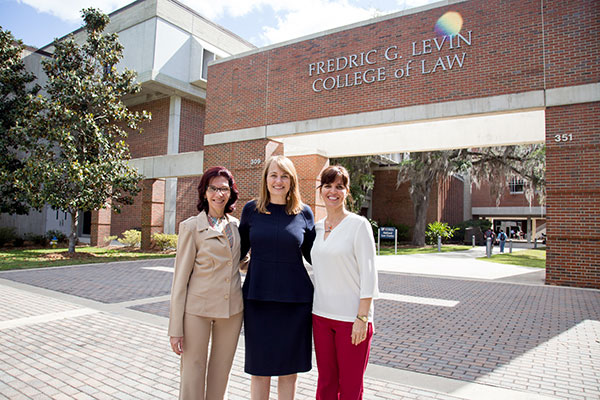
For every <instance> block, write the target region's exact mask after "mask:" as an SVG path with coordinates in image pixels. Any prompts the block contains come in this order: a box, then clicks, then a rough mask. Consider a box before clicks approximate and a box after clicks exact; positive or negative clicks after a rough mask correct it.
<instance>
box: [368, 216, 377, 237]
mask: <svg viewBox="0 0 600 400" xmlns="http://www.w3.org/2000/svg"><path fill="white" fill-rule="evenodd" d="M369 223H370V224H371V229H372V230H373V237H374V238H375V242H377V231H378V230H379V224H378V223H377V221H375V220H374V219H370V220H369Z"/></svg>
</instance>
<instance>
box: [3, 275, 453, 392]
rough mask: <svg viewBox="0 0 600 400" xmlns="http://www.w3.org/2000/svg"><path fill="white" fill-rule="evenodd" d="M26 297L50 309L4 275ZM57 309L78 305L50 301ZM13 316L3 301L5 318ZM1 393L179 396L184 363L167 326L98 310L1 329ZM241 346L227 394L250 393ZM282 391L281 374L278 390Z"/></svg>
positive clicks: (369, 382) (306, 383) (369, 383)
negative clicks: (172, 344) (173, 348)
mask: <svg viewBox="0 0 600 400" xmlns="http://www.w3.org/2000/svg"><path fill="white" fill-rule="evenodd" d="M8 296H10V298H12V299H13V300H15V301H16V302H17V304H24V303H26V302H27V301H28V300H30V299H32V298H34V297H35V298H37V299H36V301H35V302H33V303H32V304H31V306H30V314H32V315H33V314H36V315H49V314H54V313H48V309H47V308H46V307H45V304H44V303H45V301H46V300H48V299H49V298H47V297H45V296H42V295H33V294H31V293H28V292H26V291H23V290H18V289H12V288H7V287H6V286H4V285H2V284H1V283H0V298H8ZM51 302H52V303H53V305H54V307H55V308H56V309H62V310H68V309H72V307H74V306H73V305H71V304H69V303H67V302H63V301H59V300H52V301H51ZM12 318H14V313H13V312H12V311H11V310H9V307H3V308H0V321H3V322H6V321H10V319H12ZM0 343H1V344H2V345H1V346H0V399H11V400H21V399H57V400H63V399H78V400H83V399H100V400H102V399H175V398H177V393H178V381H179V365H178V364H179V363H178V357H177V356H175V355H174V354H173V353H172V352H171V350H170V348H169V345H168V340H167V336H166V329H164V328H159V327H155V326H152V325H149V324H145V323H141V322H138V321H134V320H131V319H128V318H124V317H120V316H116V315H111V314H108V313H104V312H98V313H95V314H93V315H85V316H78V317H73V318H62V319H57V320H53V321H49V322H44V323H32V324H29V325H26V326H19V327H15V328H10V327H9V328H4V329H1V330H0ZM243 357H244V355H243V349H242V348H241V347H240V348H238V351H237V354H236V358H235V361H234V366H233V370H232V375H231V380H230V386H229V399H230V400H246V399H248V391H249V387H250V380H249V376H248V375H246V374H245V373H244V372H243ZM315 383H316V370H315V368H313V370H312V371H311V372H310V373H306V374H300V375H299V380H298V396H297V399H299V400H308V399H313V398H314V388H315V386H316V385H315ZM272 393H276V389H275V382H273V391H272ZM400 398H403V399H424V400H433V399H438V400H452V399H458V398H457V397H453V396H448V395H445V394H440V393H436V392H433V391H427V390H422V389H416V388H412V387H410V386H405V385H401V384H398V383H391V382H385V381H381V380H376V379H372V378H367V379H366V380H365V399H366V400H383V399H400Z"/></svg>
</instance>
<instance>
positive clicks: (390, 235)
mask: <svg viewBox="0 0 600 400" xmlns="http://www.w3.org/2000/svg"><path fill="white" fill-rule="evenodd" d="M381 239H394V254H398V230H397V229H396V228H394V227H393V226H382V227H381V228H379V230H378V231H377V255H379V254H380V253H381Z"/></svg>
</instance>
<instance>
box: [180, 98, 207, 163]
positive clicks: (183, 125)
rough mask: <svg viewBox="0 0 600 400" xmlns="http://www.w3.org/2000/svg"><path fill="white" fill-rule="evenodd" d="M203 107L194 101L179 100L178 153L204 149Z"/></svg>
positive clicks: (204, 115)
mask: <svg viewBox="0 0 600 400" xmlns="http://www.w3.org/2000/svg"><path fill="white" fill-rule="evenodd" d="M205 117H206V112H205V105H204V104H202V103H197V102H195V101H191V100H187V99H182V100H181V121H180V127H179V152H180V153H185V152H188V151H198V150H202V148H203V147H204V120H205Z"/></svg>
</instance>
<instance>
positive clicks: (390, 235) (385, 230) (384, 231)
mask: <svg viewBox="0 0 600 400" xmlns="http://www.w3.org/2000/svg"><path fill="white" fill-rule="evenodd" d="M379 237H381V239H394V238H395V237H396V228H394V227H393V226H392V227H390V226H382V227H381V228H379Z"/></svg>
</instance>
